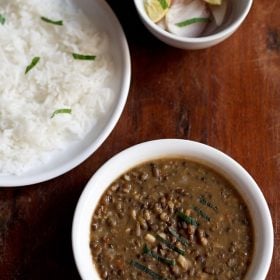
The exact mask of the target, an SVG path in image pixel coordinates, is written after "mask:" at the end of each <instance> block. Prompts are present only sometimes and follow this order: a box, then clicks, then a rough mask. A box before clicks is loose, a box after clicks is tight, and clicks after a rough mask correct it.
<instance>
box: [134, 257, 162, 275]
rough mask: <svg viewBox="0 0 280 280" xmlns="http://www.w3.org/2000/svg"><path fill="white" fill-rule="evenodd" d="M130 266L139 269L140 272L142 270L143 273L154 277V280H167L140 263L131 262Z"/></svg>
mask: <svg viewBox="0 0 280 280" xmlns="http://www.w3.org/2000/svg"><path fill="white" fill-rule="evenodd" d="M130 265H132V266H133V267H135V268H137V269H138V270H141V271H142V272H145V273H146V274H148V275H150V276H151V277H152V279H154V280H167V279H166V278H164V277H162V276H161V275H159V274H158V273H156V272H155V271H153V270H151V269H149V268H148V267H147V266H145V265H143V264H141V263H139V262H138V261H135V260H132V261H131V262H130Z"/></svg>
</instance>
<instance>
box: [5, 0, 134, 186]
mask: <svg viewBox="0 0 280 280" xmlns="http://www.w3.org/2000/svg"><path fill="white" fill-rule="evenodd" d="M75 4H76V5H77V7H79V8H81V9H82V10H83V11H84V13H85V14H86V15H87V16H88V17H89V18H90V19H93V21H94V24H95V25H96V26H97V27H98V29H99V30H102V31H104V32H106V33H107V34H108V36H109V38H110V42H111V46H113V47H112V55H113V59H114V62H115V65H116V73H115V74H114V80H113V81H112V83H113V88H114V89H115V94H116V95H117V98H115V101H114V104H113V105H112V106H111V110H110V111H108V112H107V114H106V116H104V117H103V118H102V119H101V120H100V121H99V124H98V125H97V126H95V127H94V129H92V131H90V133H89V134H88V135H87V136H86V137H85V138H84V139H83V140H82V141H80V142H78V143H75V144H73V145H71V146H69V147H67V149H65V150H64V151H60V152H56V153H54V154H52V155H51V159H50V161H48V162H47V163H46V164H42V165H41V166H38V167H36V168H34V169H32V170H30V171H28V172H26V173H23V174H22V175H0V186H1V187H12V186H24V185H30V184H35V183H39V182H43V181H47V180H49V179H52V178H55V177H57V176H59V175H61V174H63V173H65V172H67V171H69V170H71V169H72V168H74V167H76V166H77V165H79V164H80V163H82V162H83V161H84V160H86V159H87V158H88V157H89V156H90V155H91V154H92V153H93V152H94V151H96V149H97V148H99V146H100V145H101V144H102V143H103V142H104V141H105V139H106V138H107V137H108V136H109V134H110V133H111V131H112V130H113V128H114V127H115V125H116V123H117V121H118V119H119V117H120V115H121V113H122V111H123V108H124V105H125V103H126V99H127V95H128V91H129V86H130V78H131V63H130V55H129V49H128V45H127V41H126V37H125V35H124V32H123V30H122V27H121V25H120V23H119V21H118V20H117V18H116V16H115V15H114V13H113V12H112V10H111V8H110V7H109V6H108V4H107V3H106V2H105V1H104V0H79V1H77V0H75Z"/></svg>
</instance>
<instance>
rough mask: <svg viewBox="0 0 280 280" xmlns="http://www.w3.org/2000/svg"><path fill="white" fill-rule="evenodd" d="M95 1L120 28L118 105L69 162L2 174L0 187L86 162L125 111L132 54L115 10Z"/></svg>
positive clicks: (36, 179) (32, 181)
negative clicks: (99, 129)
mask: <svg viewBox="0 0 280 280" xmlns="http://www.w3.org/2000/svg"><path fill="white" fill-rule="evenodd" d="M94 1H95V2H96V3H97V5H99V6H100V7H101V8H102V9H104V10H105V11H106V13H107V14H108V15H110V18H111V20H112V22H113V23H114V26H116V29H117V30H118V38H119V42H120V46H121V49H122V60H121V63H122V65H123V67H122V70H123V76H122V79H121V83H120V90H119V92H120V95H119V98H118V100H117V102H116V106H115V107H114V108H113V110H112V114H111V116H110V118H109V119H108V121H107V122H106V125H105V126H104V129H102V131H101V133H100V134H99V135H98V137H97V138H96V139H95V140H94V141H93V142H92V143H91V144H90V145H88V146H87V147H86V148H85V149H83V150H82V152H81V153H79V154H77V155H75V157H73V158H72V159H71V160H68V161H67V162H65V163H63V164H61V165H60V166H58V167H56V168H54V169H50V170H46V171H43V172H39V173H36V174H32V175H24V174H23V175H22V176H21V175H19V176H16V175H14V176H12V175H11V176H9V177H8V178H5V177H6V176H2V175H0V189H1V187H22V186H28V185H32V184H37V183H41V182H45V181H48V180H51V179H53V178H56V177H58V176H60V175H62V174H64V173H66V172H68V171H70V170H72V169H74V168H75V167H77V166H78V165H79V164H81V163H82V162H84V161H85V160H86V159H87V158H88V157H89V156H91V155H92V154H93V153H94V152H95V151H96V150H97V149H98V148H99V147H100V146H101V145H102V144H103V142H104V141H105V140H106V139H107V138H108V136H109V135H110V133H111V132H112V131H113V129H114V127H115V126H116V124H117V122H118V120H119V118H120V116H121V114H122V112H123V109H124V106H125V103H126V100H127V97H128V94H129V88H130V82H131V56H130V51H129V47H128V42H127V39H126V36H125V33H124V31H123V28H122V26H121V24H120V22H119V20H118V18H117V17H116V15H115V14H114V12H113V10H112V9H111V7H110V6H109V4H108V3H107V2H106V1H103V0H94ZM1 176H2V177H1Z"/></svg>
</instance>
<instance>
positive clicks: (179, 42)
mask: <svg viewBox="0 0 280 280" xmlns="http://www.w3.org/2000/svg"><path fill="white" fill-rule="evenodd" d="M228 1H229V5H228V6H229V9H230V12H229V14H228V17H227V18H226V19H225V21H224V23H223V24H222V26H220V27H219V28H218V29H217V31H216V32H214V33H212V34H211V35H207V36H200V37H195V38H190V37H180V36H177V35H174V34H171V33H169V32H168V31H165V30H163V29H162V28H161V27H159V26H158V25H157V24H156V23H154V22H153V21H152V20H151V19H150V18H149V16H148V15H147V13H146V10H145V7H144V0H134V3H135V6H136V9H137V12H138V14H139V16H140V18H141V20H142V22H143V23H144V25H145V26H146V27H147V29H148V30H149V31H150V32H151V33H152V34H153V35H155V36H156V37H157V38H158V39H160V40H161V41H163V42H164V43H166V44H168V45H170V46H173V47H176V48H181V49H190V50H191V49H193V50H194V49H204V48H208V47H211V46H214V45H217V44H218V43H220V42H222V41H223V40H225V39H226V38H228V37H229V36H230V35H232V34H233V33H234V32H235V31H236V30H237V28H238V27H239V26H240V25H241V23H242V22H243V21H244V19H245V18H246V16H247V14H248V13H249V11H250V8H251V6H252V3H253V0H228Z"/></svg>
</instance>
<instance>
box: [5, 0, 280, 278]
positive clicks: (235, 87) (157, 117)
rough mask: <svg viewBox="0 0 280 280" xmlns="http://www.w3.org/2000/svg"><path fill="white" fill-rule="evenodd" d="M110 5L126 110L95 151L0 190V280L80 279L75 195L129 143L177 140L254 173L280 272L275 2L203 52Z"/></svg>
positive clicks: (279, 37) (261, 5)
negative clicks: (126, 79) (49, 175)
mask: <svg viewBox="0 0 280 280" xmlns="http://www.w3.org/2000/svg"><path fill="white" fill-rule="evenodd" d="M108 2H109V4H110V5H111V7H112V8H113V10H114V11H115V13H116V14H117V16H118V17H119V20H120V22H121V24H122V25H123V28H124V30H125V33H126V35H127V39H128V43H129V46H130V51H131V59H132V83H131V89H130V93H129V98H128V100H127V104H126V107H125V110H124V112H123V114H122V116H121V118H120V120H119V122H118V124H117V126H116V127H115V129H114V130H113V132H112V133H111V135H110V137H109V138H108V139H107V140H106V141H105V142H104V143H103V145H102V146H101V147H100V148H99V149H98V151H97V152H96V153H95V154H94V155H92V156H91V157H90V158H89V159H88V160H86V161H85V162H84V163H83V164H81V165H80V166H78V167H77V168H75V169H74V170H72V171H70V172H68V173H67V174H65V175H62V176H60V177H58V178H56V179H53V180H51V181H48V182H45V183H41V184H37V185H33V186H29V187H25V188H13V189H8V188H2V189H1V190H0V279H2V280H6V279H8V280H11V279H28V280H33V279H69V280H70V279H79V275H78V272H77V270H76V267H75V264H74V260H73V256H72V249H71V225H72V217H73V213H74V209H75V206H76V203H77V200H78V198H79V196H80V194H81V192H82V190H83V188H84V186H85V184H86V183H87V181H88V180H89V178H90V177H91V175H92V174H93V173H94V172H95V171H96V170H97V169H98V168H99V167H100V166H101V165H102V164H103V163H104V162H105V161H106V160H107V159H109V158H110V157H112V156H113V155H114V154H116V153H117V152H119V151H121V150H123V149H124V148H127V147H129V146H131V145H133V144H136V143H140V142H143V141H146V140H151V139H158V138H183V139H191V140H196V141H200V142H202V143H206V144H209V145H212V146H214V147H216V148H218V149H220V150H222V151H223V152H225V153H227V154H228V155H230V156H232V157H233V158H234V159H236V160H237V161H238V162H239V163H241V164H242V165H243V166H244V167H245V168H246V169H247V170H248V171H249V173H251V175H252V176H253V177H254V178H255V180H256V181H257V183H258V184H259V186H260V188H261V190H262V191H263V193H264V195H265V197H266V199H267V202H268V205H269V207H270V210H271V214H272V218H273V223H274V232H275V248H274V256H273V261H272V265H271V268H270V271H269V274H268V276H267V279H269V280H275V279H279V270H280V248H279V242H280V191H279V182H280V173H279V169H280V1H278V0H271V1H260V0H259V1H258V0H255V3H254V5H253V8H252V10H251V12H250V14H249V16H248V17H247V19H246V21H245V22H244V24H243V25H242V26H241V27H240V28H239V30H238V31H237V32H236V33H235V34H234V35H233V36H232V37H230V38H229V39H227V40H226V41H225V42H223V43H221V44H220V45H218V46H215V47H212V48H210V49H206V50H199V51H184V50H179V49H175V48H172V47H169V46H167V45H164V44H163V43H161V42H160V41H158V40H157V39H155V38H154V37H153V36H152V35H150V34H149V33H148V31H147V30H146V29H145V28H144V27H143V25H142V24H141V22H140V20H139V18H138V16H137V14H136V10H135V8H134V5H133V3H132V2H133V1H132V0H130V1H128V0H125V1H113V0H108Z"/></svg>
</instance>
